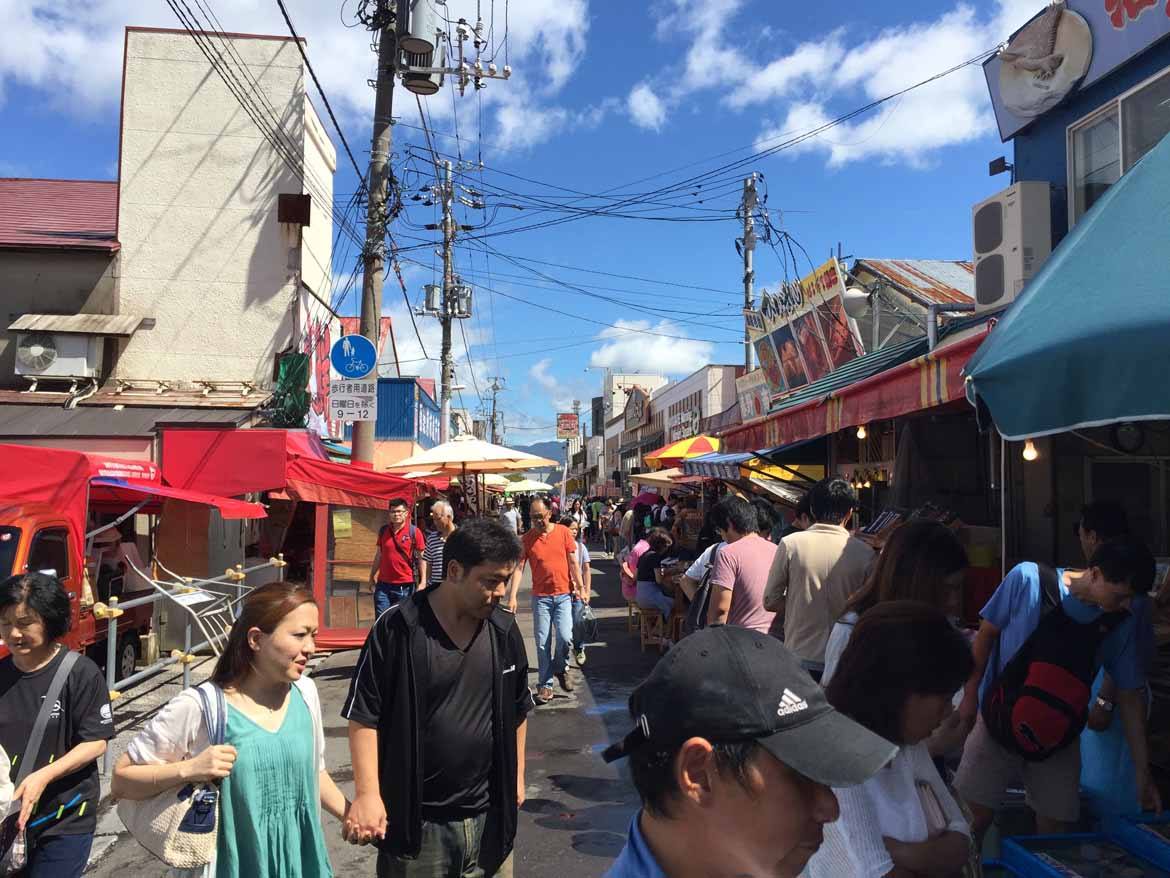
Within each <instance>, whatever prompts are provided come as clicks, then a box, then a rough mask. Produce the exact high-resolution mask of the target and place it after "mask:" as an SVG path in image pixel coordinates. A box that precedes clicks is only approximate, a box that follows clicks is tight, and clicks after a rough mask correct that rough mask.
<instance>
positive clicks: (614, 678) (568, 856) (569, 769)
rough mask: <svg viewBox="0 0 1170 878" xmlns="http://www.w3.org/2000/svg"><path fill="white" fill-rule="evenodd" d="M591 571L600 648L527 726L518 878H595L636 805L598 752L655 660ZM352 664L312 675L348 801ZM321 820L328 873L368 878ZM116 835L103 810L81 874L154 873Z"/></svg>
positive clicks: (343, 661) (607, 583)
mask: <svg viewBox="0 0 1170 878" xmlns="http://www.w3.org/2000/svg"><path fill="white" fill-rule="evenodd" d="M599 554H600V553H599ZM594 571H595V572H594V577H593V590H594V608H595V611H596V612H597V615H598V617H599V619H600V623H601V624H600V629H601V630H600V637H601V642H599V643H597V644H595V645H593V646H591V647H589V649H588V651H587V653H588V657H587V661H586V663H585V667H584V669H583V670H581V671H577V670H574V671H573V672H572V679H573V681H574V683H575V685H576V689H575V691H574V692H573V693H571V694H565V693H563V692H561V691H560V690H559V687H558V690H557V693H556V696H557V697H556V698H555V699H554V701H553V702H552V703H551V704H548V705H545V706H543V707H539V708H537V709H536V711H535V712H534V713H533V714H532V715H530V718H529V728H528V777H527V781H528V783H527V802H526V803H525V805H524V807H523V808H522V810H521V814H520V825H519V830H518V834H517V839H516V855H515V874H516V875H517V876H518V878H528V876H549V875H556V876H557V878H596V876H599V875H601V874H602V873H603V872H604V871H605V870H606V868H608V866H609V864H610V863H611V862H612V861H613V859H614V857H616V856H617V853H618V851H619V850H621V847H622V845H623V844H624V842H625V835H626V829H627V827H628V825H629V821H630V818H631V817H632V816H633V814H634V812H635V810H636V809H637V805H638V801H637V795H636V794H635V792H634V789H633V787H632V785H631V784H630V781H629V775H628V773H627V772H626V770H625V768H624V766H622V765H620V764H619V765H614V766H610V765H606V764H605V763H604V762H603V761H602V759H601V756H600V753H601V751H602V750H603V749H604V748H605V747H606V746H607V745H608V744H609V743H610V742H611V741H613V740H616V739H617V738H619V737H621V736H622V735H624V734H625V733H626V731H628V728H629V722H630V720H629V713H628V711H627V709H626V702H627V699H628V698H629V694H630V691H631V690H632V689H633V688H634V686H636V685H637V684H638V682H639V681H640V680H642V679H643V678H644V677H645V676H646V674H647V673H649V671H650V669H651V668H652V667H653V665H654V662H655V660H656V659H657V653H655V652H653V651H651V652H647V653H645V654H643V653H642V652H640V650H639V646H638V640H637V637H636V636H635V635H634V634H630V633H627V631H626V608H625V601H624V600H623V599H622V597H621V588H620V585H619V583H618V577H617V571H616V568H615V565H614V564H613V562H612V561H609V560H597V561H596V562H595V565H594ZM528 586H529V584H528V577H527V574H526V575H525V582H524V585H523V586H522V589H521V594H520V612H519V622H520V625H521V627H522V630H523V631H524V632H525V635H526V637H527V639H528V643H529V661H530V663H531V665H532V672H531V676H530V678H529V679H530V682H531V683H532V685H533V686H535V683H536V670H535V668H536V658H535V654H534V649H533V643H532V611H531V608H530V606H529V605H528V594H527V592H528ZM357 657H358V653H357V652H344V653H335V654H333V655H332V656H329V657H328V658H327V659H326V660H325V661H324V662H322V663H321V664H320V665H319V666H318V667H317V668H316V670H315V671H314V673H313V678H314V679H315V680H316V681H317V686H318V688H319V690H320V692H321V700H322V706H323V708H324V719H325V751H326V752H325V757H326V762H327V764H328V765H329V766H331V768H330V773H331V774H332V775H333V778H334V779H335V780H336V781H337V783H338V784H339V785H340V786H341V788H342V790H343V791H344V792H345V793H346V795H352V793H353V771H352V768H351V766H350V761H349V748H348V742H347V738H346V724H345V721H344V720H342V718H341V717H340V715H339V711H340V709H341V705H342V702H343V701H344V698H345V694H346V692H347V690H348V687H349V679H350V676H351V674H352V673H353V668H354V665H355V664H356V662H357ZM324 819H325V831H326V839H327V843H328V847H329V853H330V857H331V859H332V863H333V870H334V873H335V874H337V875H339V876H343V875H344V876H349V875H373V873H374V860H375V855H374V853H373V851H372V849H370V848H359V847H353V846H351V845H348V844H346V843H345V842H344V841H342V839H341V835H340V826H339V824H338V822H337V821H336V820H334V819H333V818H332V817H329V816H328V815H326V817H325V818H324ZM121 830H122V827H121V824H120V822H119V821H118V819H117V816H116V815H115V814H114V813H113V811H112V808H110V807H109V804H108V802H107V803H106V804H105V806H104V807H103V810H102V813H101V816H100V818H99V829H98V835H99V837H100V838H102V839H103V840H104V841H103V843H102V844H101V845H99V846H98V847H99V848H101V850H100V851H98V850H96V849H95V854H96V855H97V856H98V857H99V858H98V859H97V860H96V862H95V863H93V864H92V865H91V867H90V869H89V870H88V871H87V873H86V874H87V875H94V876H111V878H113V876H118V878H121V876H124V875H130V874H134V875H142V876H147V875H157V874H161V873H162V864H161V863H159V862H158V861H156V860H155V859H154V858H153V857H151V855H150V854H147V853H146V852H145V851H143V850H142V848H141V847H139V845H138V844H137V843H136V842H135V841H134V840H133V839H132V838H130V837H129V836H128V835H126V834H125V832H123V831H121Z"/></svg>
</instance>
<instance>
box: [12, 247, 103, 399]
mask: <svg viewBox="0 0 1170 878" xmlns="http://www.w3.org/2000/svg"><path fill="white" fill-rule="evenodd" d="M117 265H118V257H117V255H110V254H108V253H85V252H81V251H72V250H71V251H62V250H3V251H0V295H2V296H3V306H2V310H0V316H2V317H3V318H4V325H3V326H2V327H0V387H13V388H18V389H21V390H23V389H25V388H27V387H28V382H27V381H25V380H24V379H23V378H19V377H17V375H16V371H15V365H16V335H15V334H14V333H7V332H3V331H2V330H3V329H6V328H7V327H8V325H9V324H10V323H11V322H12V321H13V320H15V319H16V318H17V317H19V316H20V315H22V314H79V313H88V314H113V313H114V310H115V304H116V298H115V295H116V284H117Z"/></svg>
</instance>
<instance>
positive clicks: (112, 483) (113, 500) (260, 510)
mask: <svg viewBox="0 0 1170 878" xmlns="http://www.w3.org/2000/svg"><path fill="white" fill-rule="evenodd" d="M90 484H91V485H92V486H93V488H92V490H91V491H90V494H89V499H90V502H91V503H93V504H96V505H99V506H100V505H106V504H119V505H123V506H125V505H132V504H135V503H139V502H141V501H142V498H143V497H158V498H161V499H166V500H182V501H184V502H186V503H198V504H200V505H202V506H214V507H215V508H216V509H218V510H219V514H220V516H221V517H223V518H225V519H238V518H264V517H266V516H267V515H268V513H267V512H265V511H264V507H263V506H261V505H260V504H259V503H247V502H245V501H243V500H232V499H231V498H229V497H217V496H215V495H214V494H204V493H203V492H201V491H188V490H184V489H182V488H169V487H167V486H166V485H159V484H147V483H135V482H127V481H124V480H122V479H94V480H93V481H92V482H91V483H90Z"/></svg>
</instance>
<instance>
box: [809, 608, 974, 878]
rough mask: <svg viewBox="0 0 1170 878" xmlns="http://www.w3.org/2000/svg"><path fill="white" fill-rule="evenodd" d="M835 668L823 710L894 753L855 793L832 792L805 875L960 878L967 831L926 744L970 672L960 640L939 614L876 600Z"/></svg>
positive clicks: (968, 848)
mask: <svg viewBox="0 0 1170 878" xmlns="http://www.w3.org/2000/svg"><path fill="white" fill-rule="evenodd" d="M839 667H840V672H839V673H838V674H837V675H836V676H835V677H834V678H833V681H832V682H831V683H829V685H828V687H827V688H826V690H825V698H826V699H827V700H828V702H829V703H830V704H831V705H833V707H835V708H837V710H839V711H840V712H841V713H842V714H844V715H845V716H847V717H849V718H850V719H852V720H854V721H856V722H858V723H860V724H861V725H863V726H865V727H866V728H867V729H869V730H870V731H871V732H874V733H876V734H878V735H881V736H882V737H883V738H885V739H886V740H888V741H890V742H892V743H894V744H897V745H898V746H899V747H900V748H901V749H899V751H898V755H896V756H895V757H894V759H893V760H892V761H891V762H890V763H889V764H888V765H886V766H885V768H883V769H882V770H881V771H879V772H878V773H877V774H876V775H874V776H873V777H871V778H870V779H869V780H867V781H865V782H864V783H862V784H861V785H859V786H855V787H849V788H847V789H837V788H835V789H834V790H833V793H834V795H835V796H836V797H837V803H838V806H839V807H840V809H841V813H840V817H839V818H838V819H837V821H836V822H835V823H831V824H827V825H826V826H825V837H824V843H823V844H822V845H821V848H820V850H818V851H817V853H816V855H815V856H813V858H812V859H811V860H810V861H809V865H808V871H807V874H808V875H809V876H810V878H867V876H874V875H950V876H958V875H960V874H967V872H966V871H965V870H966V869H967V867H968V865H969V864H970V863H971V862H972V861H976V862H977V859H978V852H977V851H976V850H975V847H974V844H973V843H972V839H971V828H970V825H969V823H968V821H967V819H966V818H965V817H964V815H963V813H962V810H961V809H960V807H959V804H958V802H956V801H955V798H954V796H953V795H952V794H951V792H950V790H948V789H947V786H946V784H944V783H943V780H942V778H941V777H940V776H939V773H938V771H937V770H936V769H935V766H934V763H933V762H932V761H931V758H930V752H929V750H928V748H927V744H926V742H927V739H928V738H930V736H931V734H932V733H933V732H934V731H935V729H937V728H938V727H939V725H940V724H941V723H942V722H943V720H944V719H945V718H946V716H947V715H948V713H949V712H950V710H951V697H952V695H953V694H954V692H955V690H956V689H957V688H958V687H959V686H961V685H962V684H963V682H964V681H965V680H966V679H967V677H968V676H969V675H970V673H971V668H972V667H974V660H973V659H972V658H971V648H970V647H969V646H968V645H967V641H966V640H965V639H964V638H963V635H962V634H960V633H959V632H958V631H957V630H955V628H954V626H953V625H951V624H950V622H949V620H948V619H947V617H946V614H945V613H944V612H943V611H942V610H941V609H939V608H938V607H932V606H930V605H929V604H925V603H922V602H920V601H884V602H882V603H879V604H878V605H877V606H875V607H873V608H872V609H870V610H868V611H867V612H866V613H865V614H864V615H862V617H861V621H859V622H858V623H857V629H856V631H855V632H854V634H853V637H852V639H851V640H850V641H849V646H848V647H847V648H846V649H845V652H844V654H843V655H842V656H841V661H840V666H839Z"/></svg>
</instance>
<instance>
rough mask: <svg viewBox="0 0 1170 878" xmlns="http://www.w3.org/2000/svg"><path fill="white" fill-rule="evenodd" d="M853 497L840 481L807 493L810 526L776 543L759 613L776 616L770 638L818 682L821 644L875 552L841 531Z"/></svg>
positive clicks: (825, 482) (830, 481)
mask: <svg viewBox="0 0 1170 878" xmlns="http://www.w3.org/2000/svg"><path fill="white" fill-rule="evenodd" d="M856 506H857V495H856V494H855V493H854V491H853V488H851V487H850V486H849V483H848V482H847V481H845V480H844V479H842V478H829V479H825V480H823V481H821V482H818V483H817V484H816V485H814V486H813V488H812V490H811V491H810V492H809V509H810V511H811V512H812V517H813V520H814V521H815V524H813V525H812V527H810V528H808V529H807V530H804V531H801V532H799V533H793V534H789V535H788V536H786V537H784V539H782V540H781V541H780V545H779V546H778V547H777V549H776V557H775V559H774V560H773V561H772V570H771V572H770V573H769V575H768V586H767V588H766V590H765V591H764V609H766V610H770V611H772V612H774V613H776V618H775V621H774V622H773V623H772V630H771V633H772V635H773V636H775V637H780V636H781V634H783V640H784V645H785V646H787V647H788V649H789V650H791V651H792V652H793V653H795V654H796V656H797V657H798V658H799V659H800V660H801V662H802V663H803V664H804V667H805V668H806V669H807V670H808V672H809V673H810V674H812V675H813V677H814V678H815V679H817V680H819V679H820V675H821V672H822V671H823V670H824V669H825V643H826V642H827V641H828V639H829V631H830V630H832V628H833V623H834V622H836V621H837V618H838V617H839V616H840V615H841V613H842V612H844V610H845V603H846V601H848V599H849V596H850V595H851V594H853V592H855V591H857V590H858V589H859V588H861V586H862V584H863V583H864V581H865V577H866V575H867V574H868V573H869V568H870V565H871V564H872V563H873V559H874V552H873V549H871V548H870V547H869V546H867V545H866V544H865V543H863V542H862V541H861V540H859V539H857V538H856V537H854V536H851V535H850V534H849V531H848V530H846V527H847V526H848V524H849V519H850V518H851V517H852V515H853V510H854V508H855V507H856Z"/></svg>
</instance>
